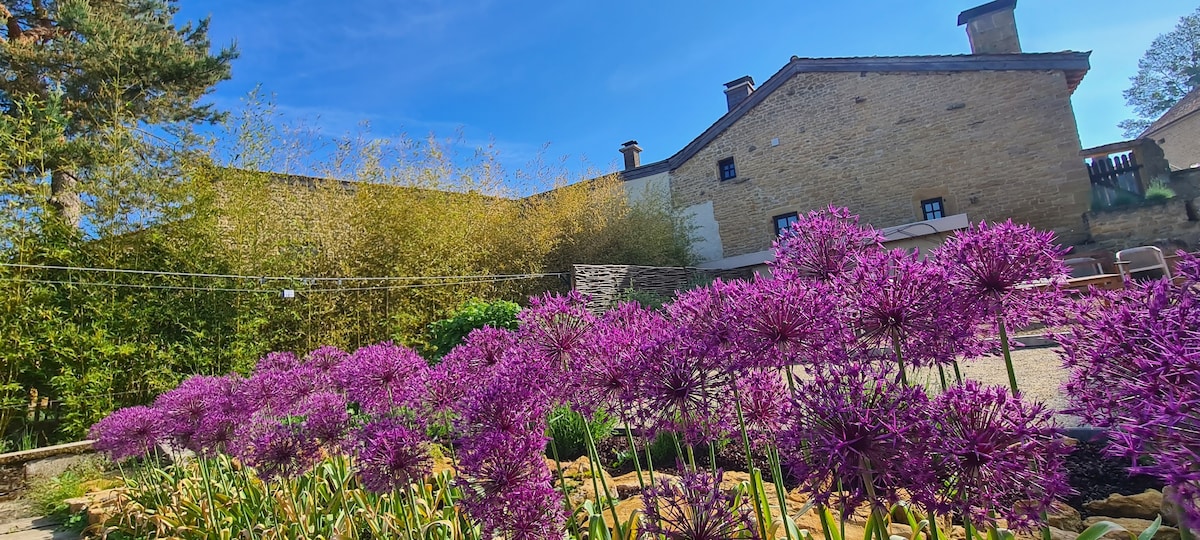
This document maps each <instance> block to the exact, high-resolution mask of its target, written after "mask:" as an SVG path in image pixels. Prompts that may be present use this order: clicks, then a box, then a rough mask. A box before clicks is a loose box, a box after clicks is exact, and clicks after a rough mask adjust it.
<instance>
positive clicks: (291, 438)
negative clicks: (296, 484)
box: [235, 417, 320, 480]
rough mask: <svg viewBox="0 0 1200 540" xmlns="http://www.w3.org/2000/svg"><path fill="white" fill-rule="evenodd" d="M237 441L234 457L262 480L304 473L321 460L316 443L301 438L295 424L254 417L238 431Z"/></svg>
mask: <svg viewBox="0 0 1200 540" xmlns="http://www.w3.org/2000/svg"><path fill="white" fill-rule="evenodd" d="M236 440H237V441H238V442H239V443H240V444H239V445H238V447H237V451H236V452H235V454H236V456H237V457H238V458H240V459H241V460H242V462H244V463H245V464H247V465H249V466H251V467H254V469H255V471H256V472H257V473H258V476H259V478H262V479H263V480H269V479H272V478H293V477H295V476H297V475H300V474H303V473H305V472H306V471H308V469H309V468H310V467H312V465H313V464H314V463H316V461H317V459H318V458H319V457H320V449H319V447H318V446H317V444H316V442H315V441H313V440H312V439H309V438H308V437H305V436H304V433H303V431H302V430H301V428H300V425H299V424H298V423H282V422H280V421H278V420H275V419H268V418H264V417H257V418H254V419H251V421H250V422H249V423H248V424H246V425H245V426H243V427H242V428H241V429H240V430H239V431H238V434H237V435H236Z"/></svg>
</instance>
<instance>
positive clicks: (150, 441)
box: [88, 406, 166, 461]
mask: <svg viewBox="0 0 1200 540" xmlns="http://www.w3.org/2000/svg"><path fill="white" fill-rule="evenodd" d="M165 435H166V433H165V430H164V429H163V417H162V412H161V411H158V410H156V409H152V408H150V407H140V406H139V407H127V408H124V409H118V410H117V411H115V412H113V413H112V414H110V415H108V416H107V417H105V418H104V419H103V420H101V421H99V422H96V424H95V425H93V426H92V428H91V430H89V432H88V437H90V438H92V439H95V440H96V442H95V443H94V444H93V447H94V448H95V449H96V450H98V451H101V452H104V453H105V454H108V457H109V458H110V459H112V460H113V461H121V460H124V459H128V458H132V457H142V456H145V455H146V454H148V453H150V452H151V451H153V450H154V449H155V448H156V447H157V446H158V443H159V442H160V440H161V439H162V438H163V437H164V436H165Z"/></svg>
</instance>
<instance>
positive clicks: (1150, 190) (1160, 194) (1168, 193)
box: [1146, 180, 1175, 201]
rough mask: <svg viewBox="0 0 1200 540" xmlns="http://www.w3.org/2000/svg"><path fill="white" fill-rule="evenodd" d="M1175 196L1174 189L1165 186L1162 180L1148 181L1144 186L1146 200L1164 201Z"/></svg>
mask: <svg viewBox="0 0 1200 540" xmlns="http://www.w3.org/2000/svg"><path fill="white" fill-rule="evenodd" d="M1174 197H1175V190H1173V189H1171V188H1169V187H1167V184H1166V183H1165V182H1163V181H1162V180H1155V181H1153V182H1150V185H1149V186H1148V187H1147V188H1146V200H1147V201H1165V200H1167V199H1171V198H1174Z"/></svg>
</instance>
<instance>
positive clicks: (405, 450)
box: [354, 418, 432, 493]
mask: <svg viewBox="0 0 1200 540" xmlns="http://www.w3.org/2000/svg"><path fill="white" fill-rule="evenodd" d="M354 449H355V466H356V468H357V469H358V476H359V479H360V480H361V481H362V485H363V487H365V488H366V489H368V490H370V491H373V492H375V493H390V492H392V491H393V490H396V489H404V488H406V487H408V486H409V485H410V484H412V483H414V482H421V481H422V479H423V478H425V477H426V476H429V473H430V471H431V470H432V460H431V459H430V457H429V442H428V441H427V440H425V437H424V436H423V435H422V434H421V433H420V432H418V431H415V430H413V429H411V428H410V427H408V426H406V425H404V423H402V422H400V421H398V420H394V419H387V418H384V419H380V420H376V421H374V422H371V423H369V424H367V425H365V426H363V427H362V428H360V429H359V430H358V431H356V432H355V433H354Z"/></svg>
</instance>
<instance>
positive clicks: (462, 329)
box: [425, 298, 521, 359]
mask: <svg viewBox="0 0 1200 540" xmlns="http://www.w3.org/2000/svg"><path fill="white" fill-rule="evenodd" d="M520 310H521V306H518V305H517V304H516V303H515V302H509V301H507V300H493V301H491V302H488V301H486V300H480V299H478V298H472V299H471V300H467V302H466V303H464V304H463V305H462V306H461V307H459V308H458V311H455V312H454V314H453V315H451V316H450V318H448V319H442V320H440V321H434V322H433V323H431V324H430V325H429V334H430V336H431V337H430V340H429V348H428V349H426V350H425V353H426V355H427V356H429V357H430V358H432V359H440V358H441V357H442V356H444V355H445V354H446V353H448V352H450V350H451V349H453V348H454V347H456V346H458V344H459V343H462V341H463V339H464V338H466V337H467V334H470V333H471V331H472V330H475V329H476V328H483V327H484V326H491V327H492V328H508V329H510V330H515V329H516V328H517V312H518V311H520Z"/></svg>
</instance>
